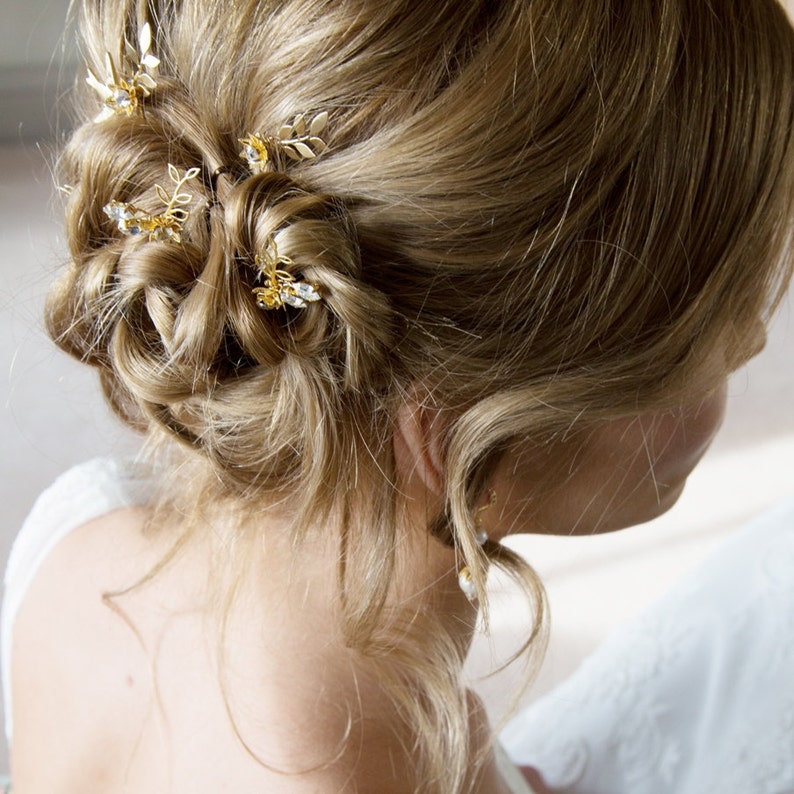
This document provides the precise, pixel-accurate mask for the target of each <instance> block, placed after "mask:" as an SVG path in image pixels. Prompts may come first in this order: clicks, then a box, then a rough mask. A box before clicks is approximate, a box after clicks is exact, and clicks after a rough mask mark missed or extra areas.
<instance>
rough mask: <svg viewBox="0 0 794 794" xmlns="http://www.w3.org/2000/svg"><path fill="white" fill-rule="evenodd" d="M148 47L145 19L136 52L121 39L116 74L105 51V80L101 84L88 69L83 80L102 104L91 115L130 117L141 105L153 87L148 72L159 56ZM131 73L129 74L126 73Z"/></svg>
mask: <svg viewBox="0 0 794 794" xmlns="http://www.w3.org/2000/svg"><path fill="white" fill-rule="evenodd" d="M151 46H152V29H151V27H149V23H148V22H147V23H146V24H144V25H143V26H142V27H141V30H140V33H139V34H138V47H139V52H136V51H135V47H133V46H132V44H130V42H129V41H127V40H126V39H125V40H124V50H125V53H124V57H123V58H122V62H121V67H122V68H121V71H122V72H126V74H119V70H118V69H117V68H116V64H115V63H114V62H113V57H112V56H111V54H110V53H109V52H107V53H105V70H106V75H105V82H104V83H103V82H102V81H101V80H100V79H99V78H98V77H97V76H96V75H95V74H94V73H93V72H92V71H91V70H90V69H89V70H88V77H86V82H87V83H88V85H90V86H91V88H93V89H94V90H95V91H96V92H97V93H98V94H99V96H100V97H101V98H102V100H103V101H104V103H105V107H104V108H102V111H101V112H100V113H99V114H98V115H97V116H96V117H95V118H94V121H96V122H100V121H104V120H105V119H107V118H110V117H111V116H113V115H115V114H124V115H127V116H131V115H132V114H133V113H135V112H136V111H137V110H138V108H139V107H140V106H141V100H142V99H143V98H144V97H148V96H149V95H150V94H151V93H152V91H153V90H154V89H155V88H156V87H157V83H156V82H155V80H154V77H153V76H152V73H153V72H154V71H155V70H156V69H157V67H158V66H159V65H160V59H159V58H155V56H154V55H152V54H151V53H150V52H149V49H150V48H151ZM128 75H131V76H128Z"/></svg>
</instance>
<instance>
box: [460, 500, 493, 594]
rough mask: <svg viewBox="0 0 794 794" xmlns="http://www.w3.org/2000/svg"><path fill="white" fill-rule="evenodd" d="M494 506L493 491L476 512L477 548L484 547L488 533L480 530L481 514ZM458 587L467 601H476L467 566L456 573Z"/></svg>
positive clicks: (474, 586)
mask: <svg viewBox="0 0 794 794" xmlns="http://www.w3.org/2000/svg"><path fill="white" fill-rule="evenodd" d="M495 504H496V491H494V490H493V489H491V490H489V491H488V501H487V502H486V503H485V504H484V505H483V506H482V507H480V508H478V510H477V518H476V519H475V522H474V525H475V527H476V530H477V531H476V533H475V535H474V539H475V540H476V541H477V545H478V546H484V545H485V543H486V541H487V540H488V533H487V532H486V531H485V530H484V529H483V528H482V514H483V513H484V512H485V511H486V510H489V509H490V508H492V507H493V506H494V505H495ZM458 586H459V587H460V589H461V590H462V591H463V594H464V595H465V596H466V598H468V599H469V601H476V600H477V587H476V585H475V584H474V579H473V578H472V575H471V571H470V570H469V566H468V565H464V566H463V567H462V568H461V569H460V570H459V571H458Z"/></svg>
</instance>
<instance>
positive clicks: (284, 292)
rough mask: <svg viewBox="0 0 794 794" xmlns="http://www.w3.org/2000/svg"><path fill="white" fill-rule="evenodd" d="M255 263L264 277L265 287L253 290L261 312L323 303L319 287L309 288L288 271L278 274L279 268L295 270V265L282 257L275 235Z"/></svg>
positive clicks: (271, 236) (311, 286) (310, 285)
mask: <svg viewBox="0 0 794 794" xmlns="http://www.w3.org/2000/svg"><path fill="white" fill-rule="evenodd" d="M254 261H255V262H256V266H257V268H258V269H259V272H260V273H261V274H262V275H263V276H264V277H265V284H264V286H263V287H257V288H256V289H254V290H253V293H254V295H256V304H257V306H259V307H260V308H261V309H280V308H281V307H282V306H284V305H287V306H294V307H295V308H296V309H302V308H303V307H304V306H306V304H307V303H314V302H315V301H318V300H320V297H321V295H320V293H319V292H318V288H317V286H316V285H314V284H309V282H308V281H298V280H297V279H296V278H295V277H294V276H293V275H292V274H290V273H288V272H287V271H286V270H279V265H284V266H286V267H295V263H294V262H293V261H292V260H291V259H289V258H288V257H286V256H280V255H279V252H278V248H277V247H276V240H275V238H274V237H273V235H272V234H271V235H270V236H269V237H268V238H267V244H266V245H265V247H264V249H263V250H262V252H261V253H259V254H257V255H256V258H255V260H254Z"/></svg>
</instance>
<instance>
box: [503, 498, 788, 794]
mask: <svg viewBox="0 0 794 794" xmlns="http://www.w3.org/2000/svg"><path fill="white" fill-rule="evenodd" d="M501 739H502V742H503V744H504V746H505V748H506V749H507V751H508V753H509V754H510V757H511V758H512V759H513V761H514V762H515V763H519V764H523V765H529V766H534V767H535V768H537V769H538V770H540V772H541V773H542V775H543V777H544V779H545V781H546V782H547V783H548V784H549V786H551V788H553V789H555V790H557V789H559V790H563V791H565V792H566V794H672V792H675V794H711V793H712V792H715V793H716V792H719V794H793V793H794V499H790V500H788V501H787V502H785V503H783V504H781V505H779V506H778V507H777V508H774V509H772V510H771V511H769V512H767V513H765V514H764V515H762V516H761V517H759V518H758V519H756V520H754V521H752V522H750V523H749V524H748V525H747V526H746V527H745V528H744V529H743V530H742V531H740V532H739V533H738V534H737V535H735V536H734V537H733V538H732V539H731V540H729V541H728V542H727V543H726V544H724V545H723V546H721V547H720V548H719V549H718V550H717V552H715V553H714V554H713V555H712V556H711V557H709V558H708V559H707V560H706V561H705V563H703V564H702V565H701V566H700V567H698V568H697V569H696V570H695V571H694V572H692V573H691V574H690V575H688V576H687V577H686V578H684V579H683V580H682V581H681V582H680V583H679V584H678V585H677V586H676V587H674V588H673V589H672V590H671V591H669V592H668V593H667V594H666V595H665V596H664V597H663V598H662V599H661V600H660V601H658V602H657V603H656V604H655V605H654V606H652V607H651V608H649V609H647V610H645V611H644V612H642V613H641V614H640V615H638V616H637V617H636V618H635V619H634V620H632V621H630V622H629V623H627V624H624V625H623V626H621V627H620V628H619V629H617V630H616V631H615V632H613V633H612V635H610V636H609V637H608V638H607V640H606V641H605V642H604V643H603V645H602V646H601V647H600V648H599V649H598V650H597V651H596V652H595V653H594V654H593V655H592V656H591V657H590V658H589V659H587V660H586V661H585V662H584V663H583V664H582V665H581V667H580V668H579V669H578V670H577V672H576V673H574V675H573V676H571V677H570V678H569V679H568V680H566V681H565V682H563V683H562V684H561V685H560V686H558V687H557V688H556V689H555V690H553V691H552V692H550V693H549V694H548V695H546V696H544V697H543V698H541V699H540V700H539V701H538V702H536V703H534V704H532V705H531V706H530V707H529V708H528V709H526V710H525V711H524V712H522V713H521V714H519V715H518V716H517V717H516V718H515V719H514V720H513V721H512V722H511V723H510V724H509V725H508V726H507V728H506V730H505V731H504V733H503V734H502V736H501Z"/></svg>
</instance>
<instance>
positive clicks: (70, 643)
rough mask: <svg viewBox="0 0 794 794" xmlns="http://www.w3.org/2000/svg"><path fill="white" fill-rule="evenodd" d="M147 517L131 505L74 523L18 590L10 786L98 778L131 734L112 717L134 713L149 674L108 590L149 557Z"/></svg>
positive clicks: (31, 789) (124, 582)
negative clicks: (123, 733) (25, 585)
mask: <svg viewBox="0 0 794 794" xmlns="http://www.w3.org/2000/svg"><path fill="white" fill-rule="evenodd" d="M144 522H145V511H144V510H143V509H142V508H133V507H130V508H123V509H120V510H116V511H114V512H112V513H109V514H107V515H104V516H101V517H99V518H97V519H95V520H93V521H91V522H89V523H87V524H85V525H83V526H82V527H79V528H78V529H76V530H74V531H72V532H71V533H69V535H67V536H66V537H65V538H64V539H63V540H62V541H61V542H60V543H59V544H58V545H57V546H56V547H55V548H54V549H53V550H52V551H51V552H50V554H49V555H48V556H47V558H46V559H45V560H44V562H43V563H42V565H41V567H40V568H39V570H38V571H37V573H36V575H35V577H34V579H33V581H32V583H31V585H30V588H29V589H28V591H27V593H26V594H25V598H24V601H23V602H22V606H21V608H20V610H19V613H18V615H17V618H16V621H15V624H14V629H13V640H12V650H11V670H10V673H11V687H12V699H13V721H14V736H13V754H12V774H13V777H14V790H15V791H19V792H22V794H25V793H27V794H38V792H42V793H43V792H45V791H46V792H48V794H57V793H58V792H64V794H66V792H76V791H79V790H83V791H84V790H86V789H85V784H86V782H87V781H88V780H90V781H92V784H93V785H95V786H96V785H97V784H99V783H100V782H101V781H102V780H103V775H104V774H105V771H104V770H105V769H107V768H112V764H113V761H114V758H116V757H118V753H119V751H120V750H121V749H123V748H124V745H125V744H128V742H129V739H128V738H127V737H124V736H121V735H119V726H122V725H124V724H125V723H127V724H130V722H129V721H128V720H126V719H124V717H125V716H126V717H129V720H133V719H134V718H135V717H137V718H138V719H140V712H141V709H142V707H143V704H145V703H146V702H147V700H148V698H147V697H142V696H141V695H142V691H141V690H142V689H146V688H149V687H150V680H149V677H148V670H147V665H146V656H145V654H144V653H143V649H142V648H141V646H140V643H139V642H138V640H137V638H136V635H135V632H134V631H132V630H131V628H130V626H129V625H128V624H127V623H125V621H124V620H123V619H121V618H120V616H119V614H118V613H117V612H116V611H114V609H113V608H112V599H111V600H110V601H109V599H108V594H110V593H113V592H115V591H118V590H120V589H124V588H125V587H128V586H129V585H130V584H132V583H134V581H135V580H136V579H137V578H139V577H140V576H141V575H142V574H144V573H145V570H146V566H147V565H150V564H151V563H152V561H153V559H154V557H153V549H151V548H150V545H151V544H150V543H149V542H147V541H146V540H145V538H144V534H143V532H142V528H143V525H144ZM81 786H82V789H81V788H80V787H81ZM97 790H98V789H97Z"/></svg>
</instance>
